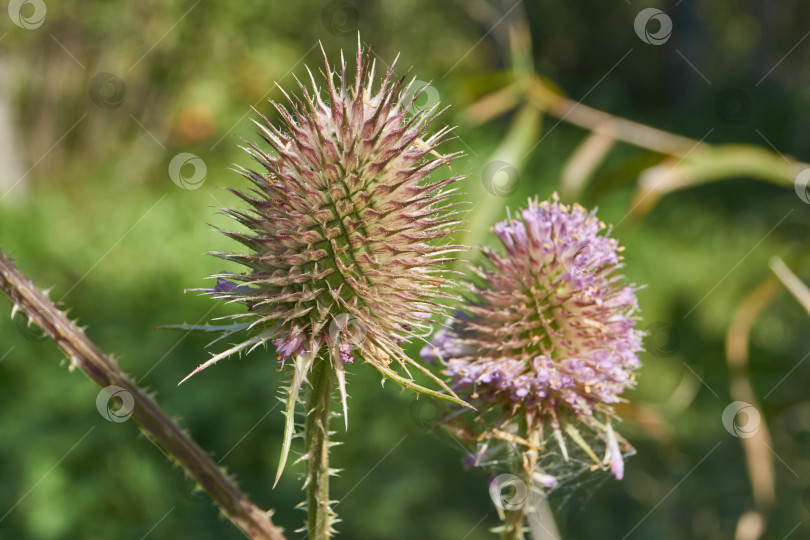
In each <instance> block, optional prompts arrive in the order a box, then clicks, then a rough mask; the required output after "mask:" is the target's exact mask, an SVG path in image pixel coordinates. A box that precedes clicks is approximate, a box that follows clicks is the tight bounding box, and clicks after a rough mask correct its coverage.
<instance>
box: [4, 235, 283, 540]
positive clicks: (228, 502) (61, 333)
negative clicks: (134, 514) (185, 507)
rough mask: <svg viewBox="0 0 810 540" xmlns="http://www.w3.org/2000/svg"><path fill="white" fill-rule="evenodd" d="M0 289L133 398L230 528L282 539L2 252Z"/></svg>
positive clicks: (152, 432)
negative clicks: (226, 519)
mask: <svg viewBox="0 0 810 540" xmlns="http://www.w3.org/2000/svg"><path fill="white" fill-rule="evenodd" d="M0 289H1V290H2V291H3V292H4V293H5V294H6V295H7V296H8V297H9V298H10V299H11V301H12V302H13V303H14V306H15V308H16V309H18V310H20V311H22V312H23V313H24V314H25V315H26V316H27V317H28V318H29V320H30V321H32V322H34V323H36V324H37V325H38V326H39V327H40V328H42V330H43V331H44V332H45V334H46V335H47V336H48V337H50V338H51V339H52V340H53V341H54V342H55V343H56V344H57V345H58V346H59V348H60V349H62V350H63V351H64V352H65V353H66V354H67V355H68V358H70V362H71V366H72V367H74V366H75V367H78V368H79V369H81V370H82V371H84V372H85V373H87V375H89V376H90V378H91V379H93V380H94V381H96V382H97V383H98V384H99V385H100V386H101V387H103V388H107V387H108V386H113V385H114V386H120V387H121V388H123V389H124V390H125V391H126V392H128V393H129V394H131V395H132V398H133V399H134V403H135V405H134V408H133V410H132V418H133V419H135V421H136V422H137V423H138V424H140V426H141V427H142V428H143V430H144V431H145V432H146V433H147V434H148V435H149V436H151V437H152V438H153V439H154V440H156V441H157V442H158V443H160V445H161V446H163V448H165V449H166V451H167V452H168V453H169V454H170V455H171V456H172V457H173V458H174V459H175V460H176V461H177V463H179V464H180V465H181V466H182V467H183V468H184V469H185V470H186V472H187V473H188V474H190V475H191V476H193V477H194V479H195V480H196V481H197V482H198V483H199V485H200V486H201V487H202V488H203V489H205V491H206V492H208V494H209V495H210V496H211V498H212V499H213V500H214V502H215V503H216V504H217V505H218V506H219V507H220V508H221V509H222V511H223V512H224V513H225V514H226V515H227V516H228V518H229V519H230V520H231V521H232V522H233V524H234V525H236V526H237V527H239V528H240V529H241V530H242V532H244V533H245V534H246V535H247V536H248V537H249V538H253V539H259V540H284V535H283V534H282V533H281V529H279V528H278V527H276V526H275V525H273V523H272V521H271V520H270V515H269V512H265V511H262V510H261V509H259V508H258V507H256V506H255V505H254V504H253V503H251V502H250V501H249V500H248V498H247V497H246V496H245V494H243V493H242V492H241V491H240V490H239V488H238V487H237V486H236V485H235V484H234V482H233V481H232V480H231V479H230V478H228V476H226V475H225V474H224V473H223V471H221V470H220V469H219V467H217V465H216V463H214V461H213V460H212V459H211V456H209V455H208V453H207V452H205V451H204V450H203V449H202V448H200V447H199V446H198V445H197V443H195V442H194V441H193V440H192V439H191V437H190V436H189V434H188V433H187V432H186V431H184V430H183V429H182V428H180V426H179V425H178V424H177V422H175V421H174V419H172V418H170V417H169V416H167V415H166V413H164V412H163V411H162V410H161V409H160V408H159V407H158V405H157V403H155V401H154V400H153V399H152V398H151V397H150V396H149V395H147V393H146V392H145V391H144V390H143V389H142V388H140V387H139V386H138V385H136V384H135V383H134V382H133V381H132V380H131V379H130V378H129V377H128V376H127V375H126V374H125V373H124V372H122V371H121V369H120V368H119V367H118V366H117V365H116V363H115V361H114V360H113V359H112V358H110V357H109V356H107V355H106V354H104V353H103V352H102V351H101V350H100V349H99V348H98V347H97V346H96V345H95V344H94V343H93V342H92V341H90V339H88V338H87V336H86V335H85V334H84V330H83V329H81V328H79V327H78V326H77V325H76V324H75V323H74V322H73V321H71V320H70V319H68V317H67V315H66V314H65V312H64V311H62V310H60V309H59V307H58V306H57V305H56V303H55V302H53V301H51V300H50V299H49V298H48V295H47V294H46V293H45V292H44V291H43V290H42V289H40V288H39V287H37V286H36V285H34V283H33V282H31V281H30V280H29V279H27V278H26V277H25V276H24V275H23V274H22V273H21V272H20V271H19V270H18V269H17V268H16V267H15V266H14V263H13V262H12V261H11V259H9V258H8V257H7V256H6V255H4V254H3V253H2V252H1V251H0Z"/></svg>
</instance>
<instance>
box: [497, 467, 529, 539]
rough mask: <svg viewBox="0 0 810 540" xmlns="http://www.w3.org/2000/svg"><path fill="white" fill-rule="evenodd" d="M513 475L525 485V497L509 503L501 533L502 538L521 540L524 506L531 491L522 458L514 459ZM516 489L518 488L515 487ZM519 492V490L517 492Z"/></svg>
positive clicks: (527, 503)
mask: <svg viewBox="0 0 810 540" xmlns="http://www.w3.org/2000/svg"><path fill="white" fill-rule="evenodd" d="M514 473H515V476H517V477H518V478H519V479H520V481H521V482H523V485H524V486H526V490H527V491H526V492H525V493H526V498H525V500H523V501H515V504H514V505H510V507H509V508H508V509H506V511H505V519H504V522H503V529H502V531H503V532H502V533H501V539H502V540H523V538H524V536H523V531H524V529H523V521H524V519H525V515H526V507H527V506H529V501H530V499H531V497H530V496H529V494H530V492H531V478H530V476H529V474H528V473H527V472H526V468H525V466H524V465H523V460H522V459H520V456H518V459H517V460H516V465H515V470H514ZM516 489H519V487H518V488H516ZM517 493H519V491H518V492H517Z"/></svg>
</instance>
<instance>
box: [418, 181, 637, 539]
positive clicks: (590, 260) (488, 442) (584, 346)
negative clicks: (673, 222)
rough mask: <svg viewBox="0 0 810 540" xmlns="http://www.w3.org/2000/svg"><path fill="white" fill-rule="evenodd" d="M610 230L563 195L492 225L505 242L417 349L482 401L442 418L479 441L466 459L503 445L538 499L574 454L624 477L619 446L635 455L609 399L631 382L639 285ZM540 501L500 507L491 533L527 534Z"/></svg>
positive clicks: (473, 460) (487, 252) (472, 461)
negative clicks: (630, 278)
mask: <svg viewBox="0 0 810 540" xmlns="http://www.w3.org/2000/svg"><path fill="white" fill-rule="evenodd" d="M605 228H606V226H605V224H604V223H602V222H601V221H599V219H598V218H597V217H596V215H595V212H588V211H586V210H585V209H584V208H583V207H582V206H580V205H578V204H574V205H572V206H569V205H566V204H562V203H561V202H560V201H559V199H558V197H557V195H556V193H555V194H554V195H553V196H552V199H551V200H550V201H542V202H539V201H538V200H536V199H535V200H530V201H529V204H528V207H527V208H525V209H523V210H522V211H521V212H519V214H518V215H517V216H515V217H512V216H510V217H508V218H507V219H506V220H505V221H502V222H499V223H496V224H495V226H494V227H493V229H492V230H493V231H494V232H495V235H496V236H497V237H498V239H499V240H500V243H501V245H502V248H501V249H499V250H496V249H489V248H483V258H484V260H485V261H484V264H482V265H472V267H471V269H470V275H471V276H472V277H471V278H470V279H469V280H468V282H467V283H466V284H465V285H466V286H465V296H466V299H465V302H464V303H463V305H462V306H461V308H460V309H459V311H458V312H457V313H456V315H455V316H454V318H452V319H451V320H449V321H448V324H447V326H446V328H443V329H441V330H439V331H438V332H437V333H436V334H435V335H434V337H433V339H432V340H431V343H430V344H428V345H426V346H425V347H424V348H423V350H422V352H421V355H422V357H423V359H424V360H426V361H427V362H429V363H439V364H440V365H441V368H442V370H443V373H444V374H445V375H446V376H447V377H448V379H449V381H450V384H451V386H452V388H453V389H454V390H455V391H456V392H458V393H459V395H460V396H462V397H464V398H465V399H468V400H469V401H470V403H472V404H473V405H474V406H475V407H476V408H477V411H468V412H465V411H463V410H457V411H450V412H448V414H447V415H446V418H445V419H444V420H443V427H445V428H446V429H447V430H448V431H449V432H450V433H452V434H453V435H455V436H456V437H458V438H459V439H461V440H463V441H466V442H468V443H470V444H471V445H472V446H473V447H474V449H475V450H474V453H472V454H470V456H468V458H467V459H466V460H465V462H466V464H467V465H468V466H476V465H479V464H482V463H486V462H487V461H488V460H489V458H490V457H492V456H493V455H495V454H496V453H497V452H498V451H499V449H502V448H506V449H507V452H508V453H509V454H510V460H511V461H512V463H513V464H514V470H513V472H514V475H515V476H517V477H518V478H519V479H520V481H521V482H522V483H523V484H524V485H525V486H526V487H527V490H526V492H527V493H530V492H531V491H534V492H535V493H537V494H538V495H539V496H540V499H542V498H543V497H545V494H546V493H547V491H548V490H550V489H553V488H554V487H555V486H556V485H557V483H558V480H559V478H558V477H557V476H555V475H554V474H551V473H553V472H554V470H555V467H559V468H560V470H564V469H565V462H569V460H571V459H572V449H576V448H578V449H579V450H580V451H581V453H583V455H584V456H586V457H585V459H587V460H589V461H590V462H591V465H590V468H592V469H605V468H609V469H610V471H611V472H612V473H613V475H614V476H615V477H616V478H617V479H621V478H622V476H623V474H624V461H623V452H624V453H631V452H632V451H633V450H632V447H631V446H630V444H629V443H628V442H627V441H626V440H625V439H623V438H622V437H621V436H620V435H619V434H618V433H617V432H616V431H615V430H614V428H613V425H614V423H615V422H616V420H617V419H616V413H615V411H614V408H613V405H614V404H616V403H618V402H620V401H622V400H623V398H622V397H621V396H622V393H623V392H624V391H625V390H626V389H628V388H631V387H633V386H634V383H635V374H634V372H635V371H636V370H637V369H638V368H639V367H640V361H639V358H638V352H639V351H640V350H641V339H642V337H643V332H641V331H639V330H637V329H636V328H635V324H636V319H637V317H636V313H637V311H638V302H637V298H636V290H637V288H634V287H633V286H631V285H628V284H627V283H626V282H625V279H624V278H623V277H622V276H621V275H620V274H618V273H617V271H618V270H619V269H620V268H621V266H622V265H621V261H622V257H621V251H622V248H621V247H620V246H619V245H618V243H617V241H616V240H615V239H614V238H611V237H610V235H609V232H608V234H601V232H602V231H604V229H605ZM549 435H550V436H549ZM597 443H598V445H597ZM594 446H597V447H598V448H597V449H595V448H594ZM597 452H600V453H602V456H600V455H598V453H597ZM558 456H561V458H558ZM558 459H561V460H562V462H563V463H562V464H560V463H554V461H555V460H558ZM495 488H496V490H497V486H496V487H495ZM537 500H538V497H527V498H526V500H525V501H520V504H514V505H509V506H508V507H507V508H506V509H505V511H504V508H502V506H498V505H497V504H496V506H498V510H499V513H500V515H501V518H502V520H503V522H502V524H501V526H500V527H498V528H497V529H496V532H500V533H501V536H502V538H503V539H504V540H515V539H522V538H524V533H525V531H526V529H525V527H524V521H525V517H526V514H527V510H529V508H530V507H531V505H532V504H533V503H532V501H537Z"/></svg>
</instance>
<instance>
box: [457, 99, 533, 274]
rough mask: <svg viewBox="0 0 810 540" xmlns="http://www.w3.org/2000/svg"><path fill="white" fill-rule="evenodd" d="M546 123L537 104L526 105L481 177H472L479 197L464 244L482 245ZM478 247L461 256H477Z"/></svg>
mask: <svg viewBox="0 0 810 540" xmlns="http://www.w3.org/2000/svg"><path fill="white" fill-rule="evenodd" d="M541 126H542V115H541V114H540V111H538V110H537V109H536V108H535V107H532V106H528V105H527V106H525V107H523V108H522V109H520V111H518V113H517V114H516V115H515V118H514V119H513V120H512V124H511V125H510V126H509V130H508V131H507V133H506V135H505V136H504V138H503V141H502V142H501V144H500V145H498V147H497V148H496V149H495V151H494V152H493V153H492V155H491V156H490V158H489V159H488V160H487V162H486V164H485V165H484V167H483V168H482V169H481V172H480V173H479V174H475V175H474V176H477V177H478V178H472V179H471V180H472V182H471V183H472V185H473V186H474V187H473V188H472V189H471V193H470V194H469V200H472V201H475V206H474V207H473V208H472V210H471V213H474V215H475V219H474V220H471V221H470V223H469V231H468V232H467V234H466V235H465V236H464V237H462V238H461V244H462V245H468V246H478V245H479V244H481V243H482V242H483V239H484V236H485V235H486V232H487V231H488V230H489V228H490V227H492V225H493V224H494V221H495V219H496V217H497V216H498V214H499V213H500V212H501V211H502V210H503V206H504V204H505V203H506V200H507V199H506V198H507V197H508V196H509V195H511V194H512V193H513V192H514V191H515V190H516V189H517V188H518V186H519V184H520V183H521V182H524V181H530V180H531V179H530V178H522V177H521V171H522V170H523V167H524V166H525V164H526V161H527V159H528V155H529V152H530V150H531V148H532V146H533V145H535V144H536V141H537V137H538V135H539V133H540V128H541ZM475 253H476V250H474V249H473V250H468V251H466V252H464V253H463V254H462V255H461V256H460V258H461V259H464V258H468V257H471V256H474V255H475Z"/></svg>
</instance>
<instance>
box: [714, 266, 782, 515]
mask: <svg viewBox="0 0 810 540" xmlns="http://www.w3.org/2000/svg"><path fill="white" fill-rule="evenodd" d="M780 289H781V287H780V285H779V282H778V281H777V280H776V279H775V278H773V277H772V278H769V279H767V280H765V281H764V282H762V284H760V285H759V286H758V287H757V288H756V289H754V290H753V291H752V292H751V293H750V294H749V295H748V296H746V297H745V299H744V300H743V301H742V303H740V306H739V307H738V308H737V310H736V311H735V312H734V317H733V318H732V321H731V324H730V325H729V328H728V332H727V333H726V361H727V362H728V367H729V372H730V379H731V380H730V390H731V397H732V398H734V400H735V401H744V402H746V403H749V404H751V405H753V406H754V407H756V408H757V409H760V405H759V403H758V400H757V398H756V395H755V394H754V389H753V388H752V387H751V381H750V380H749V378H748V373H747V371H748V369H747V368H748V355H749V335H750V333H751V327H752V326H753V325H754V322H755V321H756V319H757V317H758V316H759V314H760V313H761V312H762V311H763V310H764V309H765V308H766V307H767V306H768V304H770V303H771V301H772V300H773V298H774V297H775V296H776V294H777V293H778V292H779V291H780ZM740 442H741V443H742V445H743V450H744V452H745V461H746V464H747V468H748V477H749V479H750V481H751V491H752V493H753V496H754V505H755V507H756V510H757V511H758V512H759V513H760V514H761V515H762V516H763V519H764V516H765V515H766V514H767V513H768V512H769V510H770V509H771V507H772V506H773V503H774V498H775V490H776V487H775V484H776V477H775V474H774V463H773V456H772V455H771V452H770V450H769V447H770V445H771V444H772V442H771V436H770V433H769V431H768V426H767V423H766V422H765V417H764V416H763V417H762V418H761V420H760V424H759V428H758V429H757V431H756V433H754V434H753V435H752V436H751V437H747V438H741V439H740Z"/></svg>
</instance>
